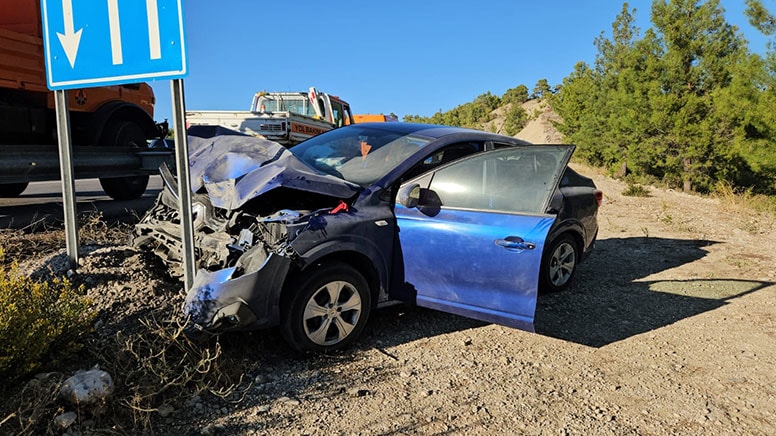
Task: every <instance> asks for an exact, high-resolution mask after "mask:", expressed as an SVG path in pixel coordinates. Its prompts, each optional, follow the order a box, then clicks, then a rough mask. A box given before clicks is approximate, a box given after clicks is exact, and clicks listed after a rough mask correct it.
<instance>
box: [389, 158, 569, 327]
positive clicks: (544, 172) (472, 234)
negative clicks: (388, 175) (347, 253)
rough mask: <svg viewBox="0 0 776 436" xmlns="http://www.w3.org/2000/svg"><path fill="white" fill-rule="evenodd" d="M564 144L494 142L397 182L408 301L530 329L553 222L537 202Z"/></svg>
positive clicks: (559, 168) (554, 181)
mask: <svg viewBox="0 0 776 436" xmlns="http://www.w3.org/2000/svg"><path fill="white" fill-rule="evenodd" d="M573 151H574V147H573V146H571V145H551V146H550V145H546V146H545V145H541V146H540V145H531V146H515V147H506V148H500V149H497V150H493V151H489V152H485V153H481V154H476V155H473V156H471V157H469V158H466V159H463V160H459V161H456V162H453V163H452V164H450V165H447V166H443V167H440V168H437V169H435V170H434V172H433V173H432V174H430V175H429V174H425V175H423V176H422V177H420V178H417V179H413V180H411V181H409V182H406V183H405V184H403V185H402V186H401V188H400V190H399V195H398V197H399V198H398V204H397V205H396V208H395V213H396V219H397V224H398V227H399V243H400V248H401V257H402V260H403V264H404V280H405V282H406V283H405V288H409V289H410V290H411V291H414V294H415V295H414V296H415V303H416V304H417V305H418V306H424V307H429V308H433V309H438V310H442V311H445V312H450V313H455V314H458V315H463V316H467V317H470V318H475V319H479V320H482V321H487V322H494V323H498V324H503V325H507V326H510V327H516V328H520V329H523V330H529V331H533V320H534V312H535V310H536V296H537V289H538V282H539V268H540V264H541V259H542V250H543V249H544V244H545V239H546V238H547V234H548V232H549V230H550V227H551V226H552V225H553V223H554V222H555V216H554V215H549V214H547V213H546V210H547V207H548V204H549V201H550V198H551V196H552V194H553V193H554V192H555V190H556V189H557V187H558V183H559V181H560V178H561V176H562V174H563V171H564V169H565V168H566V165H567V164H568V161H569V159H570V157H571V154H572V153H573ZM424 185H425V186H424Z"/></svg>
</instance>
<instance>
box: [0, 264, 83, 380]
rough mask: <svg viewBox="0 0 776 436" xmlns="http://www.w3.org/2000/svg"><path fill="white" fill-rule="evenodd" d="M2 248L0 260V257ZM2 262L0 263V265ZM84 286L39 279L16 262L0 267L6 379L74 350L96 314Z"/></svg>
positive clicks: (1, 361) (1, 368) (0, 357)
mask: <svg viewBox="0 0 776 436" xmlns="http://www.w3.org/2000/svg"><path fill="white" fill-rule="evenodd" d="M4 256H5V255H4V253H3V250H2V249H0V259H3V258H4ZM2 263H3V262H0V264H2ZM84 294H85V292H84V288H83V287H79V288H74V287H73V286H72V285H71V283H70V282H69V281H68V280H67V279H64V278H62V279H59V278H57V279H54V280H52V281H50V282H39V281H36V280H34V279H32V278H30V277H27V276H25V275H23V274H22V273H21V272H20V271H19V270H18V267H17V264H16V262H13V263H11V265H10V267H9V268H8V269H7V270H6V267H5V266H0V374H2V375H3V376H4V377H3V378H4V380H5V382H12V381H14V380H16V379H17V378H19V377H21V376H23V375H25V374H27V373H29V372H31V371H35V370H38V369H40V368H41V367H44V366H45V365H44V364H43V363H42V362H44V361H45V362H47V363H49V364H55V363H56V361H57V360H58V359H59V358H63V357H67V356H69V355H71V354H73V353H74V352H76V351H78V349H79V348H80V347H81V344H82V339H83V337H84V336H85V335H86V334H87V333H88V332H89V330H90V329H91V327H90V326H91V321H92V319H93V318H94V313H93V312H92V311H90V310H89V306H90V301H89V300H88V299H87V298H86V296H85V295H84Z"/></svg>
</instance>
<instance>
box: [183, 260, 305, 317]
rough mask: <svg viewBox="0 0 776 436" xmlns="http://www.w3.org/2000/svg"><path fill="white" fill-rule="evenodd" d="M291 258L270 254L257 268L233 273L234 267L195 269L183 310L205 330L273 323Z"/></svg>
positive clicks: (276, 315)
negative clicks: (252, 270)
mask: <svg viewBox="0 0 776 436" xmlns="http://www.w3.org/2000/svg"><path fill="white" fill-rule="evenodd" d="M290 264H291V261H290V259H289V258H287V257H283V256H280V255H277V254H274V253H273V254H270V255H269V257H267V259H266V261H265V262H264V264H263V265H262V266H261V268H259V269H258V270H256V271H254V272H251V273H249V274H245V275H240V276H235V275H236V273H237V272H238V271H239V270H238V268H236V267H230V268H225V269H222V270H219V271H215V272H209V271H206V270H204V269H200V270H199V271H197V274H196V276H195V277H194V283H193V285H192V287H191V289H190V290H189V292H188V293H187V294H186V300H185V302H184V305H183V311H184V313H185V314H186V315H188V316H189V317H190V318H191V320H192V321H193V322H194V323H196V324H198V325H200V326H202V327H204V328H206V329H208V330H232V329H234V330H244V329H254V328H263V327H270V326H273V325H277V324H278V323H279V319H278V314H279V313H280V311H279V307H278V306H279V304H280V291H281V289H282V286H283V278H284V277H285V275H286V272H288V269H289V266H290Z"/></svg>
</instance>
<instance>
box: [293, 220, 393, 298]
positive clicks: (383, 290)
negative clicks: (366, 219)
mask: <svg viewBox="0 0 776 436" xmlns="http://www.w3.org/2000/svg"><path fill="white" fill-rule="evenodd" d="M353 256H361V257H362V258H364V259H366V260H367V261H368V262H369V263H370V264H371V265H370V266H371V267H372V268H373V269H374V272H375V273H376V274H377V277H376V278H377V281H378V283H377V285H378V289H375V291H376V292H377V295H376V297H377V299H376V300H375V301H382V300H384V299H386V298H387V295H388V291H387V290H388V276H389V268H390V264H389V262H388V259H389V257H390V256H389V254H383V253H382V252H381V250H380V249H379V247H378V246H377V244H375V243H374V242H373V241H371V240H370V239H368V238H365V237H362V236H356V235H344V236H342V237H337V238H333V239H330V240H327V241H325V242H323V243H320V244H317V245H316V246H314V247H313V248H312V249H310V250H309V251H307V252H306V253H304V255H303V256H302V259H301V260H302V261H303V262H304V264H303V266H302V268H301V270H302V271H304V270H305V269H306V268H309V267H310V266H311V265H315V264H317V263H319V262H321V261H324V260H325V259H327V258H336V259H338V260H340V261H344V262H347V263H349V264H351V265H353V266H354V267H359V266H360V264H361V263H360V262H358V261H357V260H355V259H353ZM359 270H360V269H359ZM360 272H361V273H362V274H365V275H367V274H369V272H368V271H360Z"/></svg>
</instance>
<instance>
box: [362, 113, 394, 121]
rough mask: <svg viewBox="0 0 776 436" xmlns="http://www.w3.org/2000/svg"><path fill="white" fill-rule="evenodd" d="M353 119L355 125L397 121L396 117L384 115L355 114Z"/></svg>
mask: <svg viewBox="0 0 776 436" xmlns="http://www.w3.org/2000/svg"><path fill="white" fill-rule="evenodd" d="M353 119H354V120H355V121H356V122H357V123H388V122H394V121H399V118H398V117H397V116H396V115H393V114H391V115H384V114H355V115H353Z"/></svg>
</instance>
